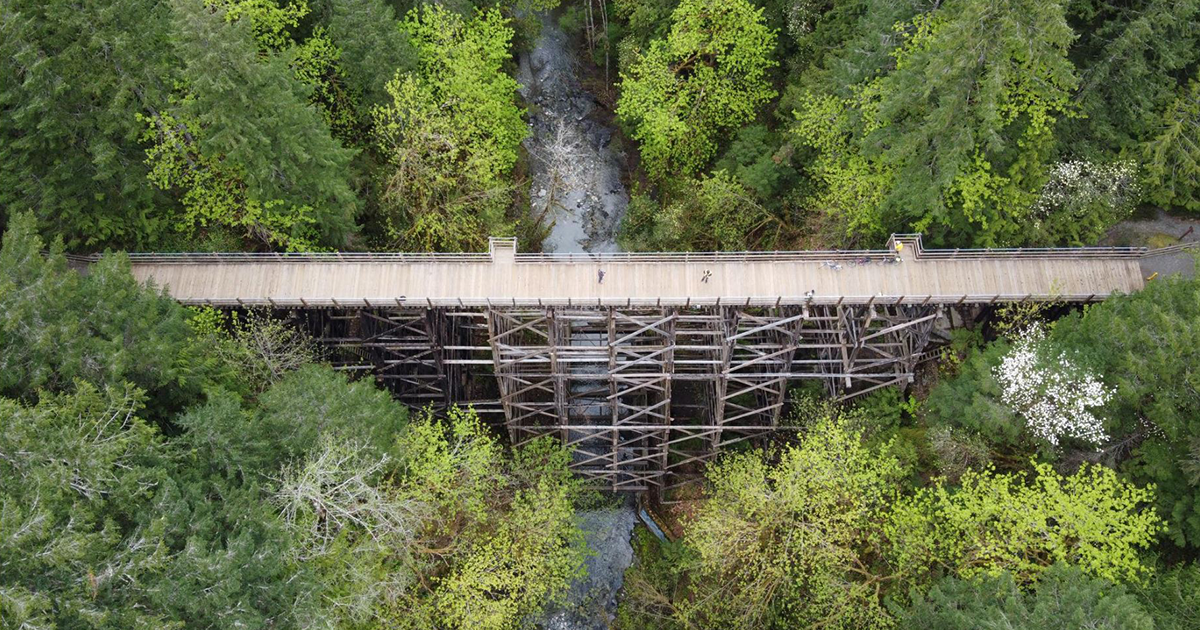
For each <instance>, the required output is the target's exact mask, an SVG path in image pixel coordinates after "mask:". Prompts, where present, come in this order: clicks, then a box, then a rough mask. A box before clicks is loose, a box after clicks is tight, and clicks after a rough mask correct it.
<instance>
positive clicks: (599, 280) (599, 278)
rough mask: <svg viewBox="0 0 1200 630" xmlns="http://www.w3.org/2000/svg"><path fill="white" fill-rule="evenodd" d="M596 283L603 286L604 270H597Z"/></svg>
mask: <svg viewBox="0 0 1200 630" xmlns="http://www.w3.org/2000/svg"><path fill="white" fill-rule="evenodd" d="M596 282H597V283H599V284H604V270H603V269H599V270H597V271H596Z"/></svg>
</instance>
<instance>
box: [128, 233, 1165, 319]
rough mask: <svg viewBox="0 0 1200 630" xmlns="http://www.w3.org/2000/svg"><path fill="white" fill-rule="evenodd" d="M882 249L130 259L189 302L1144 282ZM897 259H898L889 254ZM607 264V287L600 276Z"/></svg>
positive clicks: (940, 298) (1121, 266)
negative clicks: (590, 254)
mask: <svg viewBox="0 0 1200 630" xmlns="http://www.w3.org/2000/svg"><path fill="white" fill-rule="evenodd" d="M897 242H907V243H908V244H909V246H908V247H905V248H904V249H903V250H902V251H901V252H900V253H899V255H897V254H895V253H894V251H890V250H872V251H860V252H782V253H761V252H758V253H745V254H707V255H706V254H688V255H684V254H674V255H670V254H646V255H620V254H619V255H610V256H603V255H598V256H561V257H559V256H553V255H549V256H547V255H526V254H514V253H512V252H511V251H509V250H507V249H506V248H494V249H493V253H492V254H491V255H490V256H489V255H486V254H467V255H460V256H454V255H447V256H441V257H438V256H414V257H403V256H399V257H398V256H387V255H383V256H371V255H361V254H360V255H341V256H340V257H341V258H342V260H340V261H339V259H338V257H339V255H316V256H313V255H308V256H302V257H289V256H275V255H265V256H248V255H244V254H243V255H230V256H221V255H217V256H205V255H172V256H162V255H134V256H133V257H132V258H133V273H134V275H135V276H137V277H138V278H139V279H141V280H148V281H153V282H154V283H155V284H156V285H157V286H160V287H165V288H166V289H167V290H168V291H169V292H170V294H171V295H172V296H173V297H174V298H176V299H177V300H180V301H182V302H185V303H211V304H216V305H238V304H273V305H290V306H302V307H307V306H350V305H353V306H397V305H406V306H417V305H427V306H438V305H443V306H452V305H475V306H484V305H506V306H542V305H568V304H569V305H611V306H620V305H634V304H636V305H655V306H662V305H668V306H670V305H676V306H680V305H691V304H716V303H718V300H720V303H721V304H745V303H747V302H748V303H750V304H759V305H762V304H772V305H773V304H803V303H810V304H822V303H842V302H851V303H865V302H867V301H871V300H882V301H890V302H895V301H896V300H897V299H903V300H904V301H905V302H908V303H912V302H934V303H958V302H960V301H966V302H990V301H993V300H1001V301H1003V300H1019V299H1025V298H1030V299H1051V298H1054V299H1061V300H1086V299H1089V298H1103V297H1105V296H1107V295H1110V294H1113V293H1117V292H1121V293H1129V292H1133V291H1136V290H1138V289H1140V288H1141V287H1142V275H1141V269H1140V265H1139V259H1140V253H1141V250H1130V249H1108V248H1086V249H1084V248H1081V249H1074V250H1072V249H1059V250H1007V251H987V250H973V251H970V252H965V251H960V252H955V251H954V250H933V251H927V250H923V249H922V248H921V246H920V242H919V240H916V239H909V240H907V241H906V240H904V239H897ZM896 260H900V261H901V262H895V261H896ZM601 272H603V274H604V275H603V282H601V281H600V273H601Z"/></svg>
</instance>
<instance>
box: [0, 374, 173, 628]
mask: <svg viewBox="0 0 1200 630" xmlns="http://www.w3.org/2000/svg"><path fill="white" fill-rule="evenodd" d="M142 402H143V398H142V395H141V393H140V392H138V391H137V389H136V388H134V387H132V386H124V387H122V386H118V387H114V388H110V389H103V390H101V389H98V388H96V387H95V386H92V385H90V384H88V383H84V382H80V383H79V385H78V387H77V388H76V391H75V392H74V393H72V394H60V395H49V394H48V395H46V396H44V397H43V398H42V399H41V400H40V401H39V402H38V404H37V405H36V406H33V407H26V406H22V405H21V404H20V403H18V402H16V401H13V400H8V399H3V398H0V419H2V422H0V478H3V479H4V484H3V488H0V557H3V558H4V560H3V561H2V562H0V584H2V585H3V587H0V589H2V590H3V591H4V592H5V596H4V598H3V600H0V601H2V603H0V611H3V612H4V613H5V617H6V624H7V623H8V619H7V617H8V615H9V611H12V614H13V615H14V616H16V617H17V618H18V619H20V618H22V617H23V618H25V620H27V621H29V620H38V621H41V622H42V623H44V624H46V625H47V626H48V627H54V626H59V625H63V626H69V627H70V626H73V627H90V628H162V627H182V625H177V624H172V623H170V620H169V619H166V618H163V617H162V616H160V615H159V614H157V612H156V611H154V610H153V609H147V608H145V607H143V606H138V605H137V603H138V602H139V601H142V599H143V597H142V593H140V592H139V591H140V589H139V588H138V583H139V581H141V580H144V579H147V578H150V577H152V576H153V575H154V574H156V573H157V572H159V571H162V570H163V569H164V568H166V565H167V564H168V562H169V553H168V550H167V549H166V547H165V545H164V543H163V530H164V528H165V527H166V523H165V521H164V519H163V515H156V518H149V519H147V518H144V517H143V516H142V514H143V513H145V512H151V511H152V510H153V500H154V495H155V492H156V491H155V488H156V486H158V485H159V484H160V483H162V481H163V473H162V470H161V469H160V468H158V467H157V466H156V464H158V463H160V458H161V445H160V443H159V440H158V439H157V438H156V436H155V431H154V430H153V429H152V428H151V427H150V426H149V425H147V424H146V423H145V422H144V421H143V420H141V419H140V418H138V416H137V413H138V410H139V409H140V408H141V405H142Z"/></svg>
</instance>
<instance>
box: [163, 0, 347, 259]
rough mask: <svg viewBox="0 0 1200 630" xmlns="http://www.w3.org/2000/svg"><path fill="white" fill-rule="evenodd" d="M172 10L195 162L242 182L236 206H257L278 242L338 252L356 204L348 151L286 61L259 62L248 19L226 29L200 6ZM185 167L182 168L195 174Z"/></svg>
mask: <svg viewBox="0 0 1200 630" xmlns="http://www.w3.org/2000/svg"><path fill="white" fill-rule="evenodd" d="M171 6H172V9H173V11H174V19H173V20H172V24H173V26H174V31H175V37H174V42H175V49H176V51H177V53H178V55H179V57H180V59H181V60H182V62H183V71H182V73H181V75H182V81H183V85H184V86H185V89H186V91H187V97H186V98H184V99H182V100H181V101H180V102H179V107H178V114H179V117H180V118H181V120H183V121H184V124H190V125H193V126H194V127H193V128H194V129H196V130H197V131H198V132H199V133H198V134H197V136H198V137H197V138H196V140H195V142H196V145H195V147H194V149H195V150H196V151H197V152H198V153H199V155H200V156H201V157H202V158H204V159H208V160H211V161H215V162H217V163H219V168H227V169H229V170H230V171H231V172H232V173H233V174H232V175H231V176H230V177H232V178H233V179H237V180H240V181H241V182H244V184H245V191H244V199H242V198H237V199H235V200H234V205H235V206H236V205H238V204H242V205H243V206H245V207H246V208H251V207H252V206H251V204H254V203H257V204H261V207H262V209H263V210H262V214H263V215H264V216H265V217H266V220H267V221H268V222H269V221H273V222H274V223H269V224H268V225H267V227H266V229H267V230H268V231H275V232H283V233H286V237H281V238H279V239H278V240H279V241H281V242H282V243H283V244H287V245H289V246H292V245H294V243H293V241H295V242H298V243H300V245H301V246H307V245H310V244H312V243H314V242H316V243H320V244H324V245H329V246H340V245H344V244H345V243H346V238H347V236H348V235H349V233H350V232H351V230H352V228H353V219H354V215H355V212H356V209H357V205H358V202H357V198H356V197H355V194H354V191H353V189H352V188H351V186H350V183H349V171H348V167H349V163H350V160H351V158H352V157H353V151H352V150H350V149H347V148H345V147H343V146H341V144H340V143H339V142H338V141H337V140H335V139H334V138H333V137H332V136H331V134H330V130H329V127H328V125H327V124H326V123H325V121H324V120H323V118H322V115H321V113H320V111H318V109H317V107H316V106H315V105H312V104H310V103H309V101H308V97H309V92H310V88H308V87H306V86H305V85H304V84H303V83H301V82H300V81H299V80H297V79H296V78H295V76H294V74H293V72H292V70H291V69H290V68H289V67H288V60H287V58H286V57H284V56H278V55H270V54H266V55H264V56H260V55H259V54H258V51H257V47H256V44H255V40H254V37H253V35H252V33H251V32H250V25H249V24H248V23H247V22H246V21H244V20H237V21H234V22H232V23H226V20H225V19H224V16H223V14H222V13H221V12H220V11H219V10H217V11H215V12H214V10H212V9H210V8H208V7H206V6H205V5H204V4H203V3H202V2H200V0H175V1H174V2H172V3H171ZM187 161H188V162H189V163H188V164H186V165H183V164H180V165H178V166H179V168H181V169H189V168H194V165H193V164H191V162H192V160H187ZM202 166H204V165H202ZM208 166H209V167H210V168H218V166H217V165H208ZM184 181H185V182H186V180H184ZM218 190H219V189H218ZM199 201H201V202H202V201H203V200H199ZM277 208H281V209H278V210H275V212H276V216H271V215H270V214H269V212H270V211H271V210H272V209H277ZM237 210H238V209H237V208H233V209H231V212H234V213H236V212H237ZM234 221H236V220H234ZM268 240H269V239H268Z"/></svg>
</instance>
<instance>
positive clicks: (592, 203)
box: [517, 14, 637, 630]
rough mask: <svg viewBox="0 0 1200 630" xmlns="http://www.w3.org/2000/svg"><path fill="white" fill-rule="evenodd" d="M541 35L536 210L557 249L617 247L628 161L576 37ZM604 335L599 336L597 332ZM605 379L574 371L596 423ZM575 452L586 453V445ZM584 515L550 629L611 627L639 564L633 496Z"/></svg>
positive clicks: (547, 28) (534, 88) (602, 409)
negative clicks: (582, 72)
mask: <svg viewBox="0 0 1200 630" xmlns="http://www.w3.org/2000/svg"><path fill="white" fill-rule="evenodd" d="M541 22H542V27H541V33H540V34H539V36H538V39H537V41H536V42H535V44H534V47H533V49H532V50H530V51H529V52H526V53H522V54H521V55H520V57H519V59H518V66H517V68H518V69H517V81H518V82H519V83H520V84H521V86H522V87H521V90H520V93H521V96H522V97H523V98H524V99H525V103H526V106H527V107H528V110H529V126H530V134H529V137H528V138H526V140H525V148H526V149H527V150H528V151H529V155H530V175H531V187H530V199H531V206H532V208H531V210H532V213H533V216H534V217H541V218H542V221H543V222H544V224H545V225H550V226H551V227H550V231H549V235H548V236H547V237H546V239H545V240H544V241H543V243H542V247H543V249H544V250H545V251H548V252H562V253H579V252H615V251H619V247H618V245H617V241H616V233H617V227H618V226H619V225H620V223H621V217H622V216H623V215H624V214H625V208H626V207H627V206H628V205H629V195H628V194H627V193H626V191H625V186H624V184H622V183H621V166H622V163H623V160H622V159H621V156H620V155H618V154H617V153H616V152H615V151H614V150H613V147H612V138H613V134H614V131H613V130H612V129H611V128H609V127H607V126H605V124H604V123H603V122H600V121H599V120H597V116H596V114H597V113H598V108H599V105H598V103H597V101H596V98H595V97H594V96H593V95H591V94H589V93H588V92H587V91H586V90H585V89H584V88H583V87H582V85H581V83H580V81H579V74H578V73H579V69H580V66H579V60H578V59H577V57H576V55H575V50H574V47H573V42H572V40H571V38H569V37H568V36H567V34H566V33H565V32H563V30H562V28H560V26H559V24H558V20H557V19H556V18H555V16H554V15H553V14H542V16H541ZM592 336H594V337H596V338H595V339H591V338H590V337H592ZM572 337H573V339H574V341H573V342H572V343H575V344H579V345H583V346H587V345H593V344H594V345H596V346H597V351H600V350H601V348H600V347H599V346H601V345H603V340H602V339H600V338H599V336H598V335H596V334H595V333H587V332H574V333H572ZM573 369H575V370H577V371H579V372H581V373H589V374H590V373H593V372H595V371H596V370H597V369H598V368H597V367H595V366H589V365H583V366H578V367H575V368H573ZM602 384H603V381H601V380H597V381H595V382H593V381H589V380H580V379H574V380H573V381H572V388H573V389H578V390H579V391H578V392H576V394H577V397H576V398H575V403H576V405H577V406H578V407H577V408H576V409H575V410H574V412H575V413H577V414H581V415H583V416H586V417H589V418H593V417H594V418H596V420H595V422H597V423H604V422H606V421H607V420H606V419H607V418H611V415H612V412H611V409H610V408H609V405H610V404H611V403H610V402H609V401H607V400H606V399H605V398H604V397H603V396H598V397H594V396H590V395H588V394H586V393H585V391H590V390H595V389H597V386H598V385H602ZM579 451H581V452H577V453H576V457H580V456H586V455H587V445H586V444H580V448H579ZM578 517H579V523H580V527H581V528H582V529H583V531H584V534H585V537H586V541H587V545H588V549H589V550H590V552H591V555H590V556H589V557H588V560H587V572H586V574H585V575H584V576H582V577H581V578H579V579H577V580H574V581H573V582H572V583H571V586H570V590H569V591H568V592H567V595H566V599H565V601H564V602H563V603H562V604H561V605H555V606H552V607H550V608H549V609H548V610H546V611H545V612H544V613H543V614H542V615H540V616H539V618H538V619H536V620H534V624H535V625H537V626H539V627H543V628H547V629H548V630H593V629H594V630H603V629H606V628H610V627H611V626H612V621H613V619H614V617H615V615H616V608H617V594H618V593H619V591H620V590H621V585H622V583H623V581H624V577H625V569H627V568H628V567H629V565H630V564H631V563H632V562H633V547H632V545H631V544H630V538H631V536H632V534H633V528H634V524H635V523H636V521H637V513H636V508H635V507H634V502H633V500H632V498H631V497H624V498H623V499H621V500H620V503H619V504H616V505H612V506H610V507H605V508H600V509H592V510H581V511H580V512H579V515H578Z"/></svg>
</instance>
